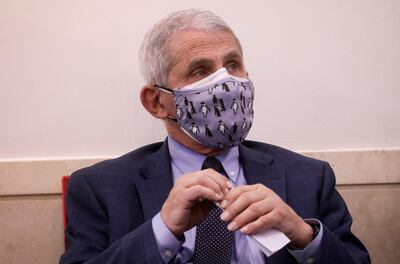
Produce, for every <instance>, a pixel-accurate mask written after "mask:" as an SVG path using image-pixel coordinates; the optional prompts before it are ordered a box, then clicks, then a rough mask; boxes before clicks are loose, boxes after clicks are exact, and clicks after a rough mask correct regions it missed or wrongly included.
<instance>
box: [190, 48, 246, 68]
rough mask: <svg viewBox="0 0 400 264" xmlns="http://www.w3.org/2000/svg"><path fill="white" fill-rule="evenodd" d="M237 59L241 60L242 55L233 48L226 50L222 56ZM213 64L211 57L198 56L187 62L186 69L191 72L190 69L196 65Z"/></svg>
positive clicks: (226, 58)
mask: <svg viewBox="0 0 400 264" xmlns="http://www.w3.org/2000/svg"><path fill="white" fill-rule="evenodd" d="M233 59H237V60H240V61H242V60H243V59H242V55H241V53H240V52H238V51H236V50H233V51H230V52H228V53H227V54H225V55H224V56H223V60H224V61H227V60H233ZM212 64H213V61H212V60H211V59H206V58H199V59H193V60H191V61H190V62H189V64H188V66H187V71H188V72H191V71H192V70H194V69H196V68H197V67H200V66H203V67H211V66H212Z"/></svg>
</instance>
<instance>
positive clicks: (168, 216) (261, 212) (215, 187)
mask: <svg viewBox="0 0 400 264" xmlns="http://www.w3.org/2000/svg"><path fill="white" fill-rule="evenodd" d="M214 203H219V206H220V207H221V209H222V210H223V213H222V214H221V219H222V220H223V221H226V222H228V223H229V224H228V229H229V230H231V231H235V230H240V231H241V232H242V233H244V234H246V235H252V234H255V233H258V232H261V231H264V230H266V229H269V228H276V229H278V230H280V231H281V232H283V233H284V234H285V235H286V236H287V237H288V238H289V239H290V240H291V243H290V244H291V245H292V246H293V247H296V248H299V249H303V248H304V247H306V246H307V245H308V244H309V243H310V242H311V241H312V233H313V231H312V228H311V226H309V225H308V224H307V223H305V222H304V220H303V219H302V218H301V217H299V216H298V215H297V214H296V213H295V212H294V210H293V209H292V208H291V207H290V206H288V205H287V204H286V203H285V202H284V201H283V200H282V199H281V198H280V197H279V196H278V195H277V194H276V193H274V192H273V191H272V190H271V189H269V188H267V187H266V186H264V185H262V184H254V185H241V186H238V187H235V188H232V184H231V183H230V182H229V181H228V180H227V178H226V177H225V176H223V175H221V174H219V173H218V172H216V171H214V170H212V169H206V170H201V171H197V172H193V173H188V174H185V175H183V176H181V177H180V178H179V179H178V180H176V182H175V185H174V187H173V188H172V190H171V191H170V193H169V195H168V198H167V200H166V201H165V203H164V205H163V207H162V209H161V218H162V219H163V221H164V223H165V224H166V226H167V227H168V228H169V230H170V231H171V232H172V233H173V234H174V235H175V236H176V237H177V238H178V239H179V238H182V237H183V233H184V232H185V231H187V230H189V229H191V228H192V227H194V226H196V225H198V224H200V223H201V222H202V221H203V220H204V219H205V218H206V217H207V215H208V213H209V212H210V210H211V209H212V208H213V206H214Z"/></svg>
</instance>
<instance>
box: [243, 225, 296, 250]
mask: <svg viewBox="0 0 400 264" xmlns="http://www.w3.org/2000/svg"><path fill="white" fill-rule="evenodd" d="M250 237H251V238H252V239H254V240H255V241H256V242H257V244H258V245H259V246H260V248H261V250H262V251H263V252H264V254H265V255H267V257H269V256H271V255H272V254H274V253H275V252H277V251H278V250H280V249H281V248H283V247H284V246H286V245H287V244H288V243H289V242H290V239H289V238H288V237H287V236H286V235H285V234H284V233H282V232H281V231H279V230H277V229H274V228H272V229H267V230H265V231H263V232H260V233H257V234H254V235H251V236H250Z"/></svg>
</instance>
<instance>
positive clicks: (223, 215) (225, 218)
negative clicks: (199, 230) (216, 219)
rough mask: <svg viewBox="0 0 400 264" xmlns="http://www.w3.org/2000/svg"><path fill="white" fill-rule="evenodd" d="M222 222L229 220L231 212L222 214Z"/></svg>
mask: <svg viewBox="0 0 400 264" xmlns="http://www.w3.org/2000/svg"><path fill="white" fill-rule="evenodd" d="M220 217H221V220H223V221H226V220H228V218H229V212H227V211H225V212H223V213H222V214H221V216H220Z"/></svg>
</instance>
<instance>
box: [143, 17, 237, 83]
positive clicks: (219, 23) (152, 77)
mask: <svg viewBox="0 0 400 264" xmlns="http://www.w3.org/2000/svg"><path fill="white" fill-rule="evenodd" d="M184 29H199V30H205V31H210V32H214V31H220V30H222V31H226V32H229V33H231V34H232V36H233V37H234V38H235V40H236V41H237V43H238V45H239V48H240V51H241V52H242V48H241V45H240V42H239V40H238V39H237V38H236V36H235V34H234V33H233V31H232V29H231V28H230V27H229V26H228V25H227V24H226V23H225V21H223V20H222V19H221V18H220V17H219V16H217V15H215V14H213V13H211V12H209V11H205V10H200V9H188V10H181V11H177V12H173V13H171V14H169V15H167V16H166V17H164V18H163V19H162V20H160V21H159V22H158V23H157V24H156V25H154V26H153V28H152V29H151V30H150V31H149V32H147V34H146V36H145V38H144V40H143V43H142V46H141V48H140V52H139V63H140V69H141V72H142V74H143V77H144V78H145V80H146V82H147V83H148V84H151V85H154V84H157V85H162V86H168V74H169V71H170V66H171V63H172V61H171V56H170V54H168V45H169V41H170V38H171V36H172V35H173V34H174V33H175V32H178V31H181V30H184Z"/></svg>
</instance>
